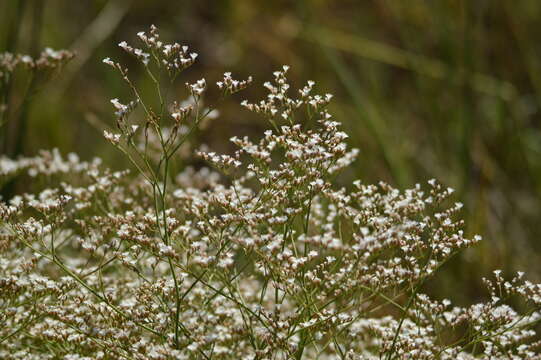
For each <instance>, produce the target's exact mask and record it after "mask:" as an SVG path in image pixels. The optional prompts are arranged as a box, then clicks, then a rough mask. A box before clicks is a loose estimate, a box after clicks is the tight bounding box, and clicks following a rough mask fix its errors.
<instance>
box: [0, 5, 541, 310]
mask: <svg viewBox="0 0 541 360" xmlns="http://www.w3.org/2000/svg"><path fill="white" fill-rule="evenodd" d="M540 19H541V2H540V1H538V0H522V1H491V0H475V1H467V0H432V1H428V0H426V1H422V0H378V1H375V0H374V1H370V0H355V1H337V0H333V1H331V0H313V1H301V0H296V1H285V0H284V1H282V0H273V1H268V0H258V1H254V0H229V1H213V0H198V1H136V0H133V1H129V0H109V1H104V0H95V1H92V0H78V1H61V0H49V1H44V0H3V1H1V2H0V52H2V51H6V50H7V51H11V52H18V53H29V54H36V53H37V52H38V51H39V49H41V48H43V47H45V46H49V47H53V48H55V49H61V48H68V49H71V50H75V51H76V52H77V57H76V58H75V59H74V60H72V62H71V63H70V64H69V65H68V66H67V67H66V68H65V69H64V70H63V71H62V72H61V73H60V74H57V75H56V76H55V78H54V79H52V81H50V82H49V83H48V84H47V85H46V86H43V87H40V88H38V89H34V90H36V91H33V92H32V94H31V101H30V103H29V105H28V107H27V108H26V110H23V111H21V109H20V108H18V109H17V110H15V111H12V112H11V113H10V121H14V122H18V123H24V126H19V127H18V128H17V126H16V127H15V130H13V129H12V130H10V129H9V128H8V129H2V130H0V131H15V132H18V133H19V134H20V139H21V144H20V145H21V146H19V148H20V149H19V150H18V151H17V152H15V153H13V154H10V155H12V156H16V155H18V154H26V155H31V154H35V153H36V151H37V150H38V149H41V148H52V147H58V148H59V149H60V150H61V151H62V152H63V153H66V152H71V151H74V152H77V153H79V154H80V155H81V156H82V157H83V158H85V159H88V158H91V157H93V156H101V157H104V158H105V159H106V163H107V164H108V165H109V166H111V167H113V168H122V167H123V166H125V165H126V164H125V162H124V160H123V159H122V157H121V156H120V155H119V154H117V153H115V152H114V150H113V149H112V147H111V146H109V144H107V143H106V141H105V140H103V138H102V136H101V131H100V127H101V126H102V125H103V124H109V125H110V126H112V124H113V123H114V116H113V115H112V112H113V111H112V107H111V105H110V103H109V99H111V98H114V97H118V98H120V99H121V100H123V102H126V101H127V100H129V99H131V97H130V96H129V93H128V89H127V88H126V87H125V86H124V84H123V83H122V81H121V79H120V78H119V77H118V76H117V75H116V73H114V72H113V71H111V69H110V68H109V67H107V66H105V65H104V64H102V62H101V60H102V59H103V58H104V57H111V58H113V59H116V60H121V61H122V62H124V63H127V64H130V65H135V63H134V60H133V59H131V58H129V56H127V55H125V54H124V53H122V52H121V51H120V49H119V48H118V47H117V46H116V44H118V43H119V42H120V41H122V40H126V41H128V42H129V43H134V44H135V43H137V40H136V37H135V34H136V33H137V32H138V31H143V30H144V31H146V30H147V29H148V26H149V25H150V24H155V25H156V26H158V27H159V28H160V30H161V34H162V38H163V40H165V41H178V42H180V43H182V44H186V45H189V46H190V47H191V48H192V49H193V50H194V51H196V52H198V53H199V58H198V60H199V61H198V62H197V64H196V65H195V66H194V67H192V68H190V70H189V71H188V72H187V73H186V74H185V77H184V78H182V79H180V81H179V82H178V89H175V90H176V91H178V94H179V95H178V97H179V99H183V98H185V97H186V93H185V90H184V88H183V84H184V82H185V81H192V80H195V79H199V78H200V77H201V76H203V75H204V76H205V77H206V78H207V82H209V83H214V82H215V81H216V80H219V79H220V78H221V74H222V73H223V72H224V71H232V72H233V73H234V76H235V77H236V78H246V77H247V76H248V75H253V76H254V80H255V84H256V85H255V86H253V87H252V89H251V90H249V91H248V92H244V93H241V94H239V95H238V96H237V97H236V98H234V99H231V101H230V102H228V103H226V104H224V106H222V108H221V110H222V111H221V112H222V115H221V117H220V118H219V119H217V120H216V121H215V122H214V123H213V124H212V126H211V127H209V129H207V130H206V131H205V132H204V133H203V134H201V136H202V139H201V141H202V142H205V143H207V144H209V146H211V147H212V148H213V149H214V150H217V151H230V149H231V147H230V145H229V144H228V140H227V139H229V137H230V136H232V135H244V134H252V135H256V136H257V134H259V132H260V131H261V130H262V129H263V128H265V126H266V123H265V122H264V121H262V120H261V119H257V118H254V117H253V116H252V115H251V114H250V113H248V112H246V111H243V110H240V107H239V106H238V105H237V104H238V102H239V101H240V100H242V99H243V97H244V96H246V97H248V98H249V99H250V100H254V99H257V98H259V97H261V96H263V95H264V93H265V92H264V89H263V88H262V87H261V86H260V85H261V84H262V83H263V82H264V81H267V80H269V79H270V78H271V77H272V74H271V72H272V71H273V70H275V69H277V68H278V67H279V66H281V65H282V64H289V65H291V66H292V69H291V70H290V74H291V79H292V83H293V84H294V85H295V87H298V86H301V85H303V84H304V82H305V81H306V80H309V79H311V80H315V81H316V82H317V84H318V88H317V89H318V90H319V91H320V92H323V93H325V92H331V93H334V94H335V98H334V102H333V105H332V111H333V113H334V114H335V117H336V119H337V120H339V121H341V122H342V123H343V124H344V127H345V129H346V131H347V132H348V133H349V134H350V136H351V138H350V143H351V145H352V146H355V147H358V148H360V149H361V156H360V158H359V160H358V161H357V162H356V163H355V165H354V168H353V169H352V170H351V171H350V172H349V173H346V174H345V175H344V176H343V177H342V178H341V180H342V181H343V182H344V183H346V181H347V180H349V179H351V178H353V177H355V178H361V179H362V180H363V181H365V182H377V181H379V180H385V181H388V182H390V183H391V184H393V185H395V186H398V187H400V188H406V187H411V186H413V185H414V184H415V183H417V182H425V181H426V180H428V179H430V178H437V179H439V180H440V181H441V182H443V183H444V184H445V185H447V186H451V187H453V188H455V189H456V190H457V196H456V197H455V199H456V201H462V202H463V203H464V204H465V207H464V208H465V211H464V218H465V219H466V224H467V228H466V230H467V233H468V234H469V235H472V234H475V233H479V234H482V235H483V237H484V241H483V242H482V244H480V245H478V246H477V247H475V248H474V249H470V251H467V252H465V253H464V254H462V256H460V257H459V258H457V259H456V260H455V261H453V262H452V263H451V264H448V265H447V266H446V267H447V269H448V273H449V274H453V276H442V277H438V278H437V281H435V282H434V283H433V284H432V285H433V287H434V289H435V290H434V291H436V292H438V293H440V294H441V295H443V296H452V297H454V298H455V299H457V297H458V300H459V301H461V300H470V299H472V298H475V297H476V296H478V295H477V294H478V288H479V286H481V285H480V278H481V277H482V276H486V275H487V274H488V273H489V272H490V271H491V270H493V269H495V268H502V269H504V270H505V271H517V270H523V271H527V272H528V273H529V277H530V278H531V279H533V280H541V243H540V242H539V237H540V235H541V226H540V224H541V202H540V199H541V156H540V155H541V129H540V120H541V113H540V105H541V56H540V55H541V43H540V42H539V41H538V39H539V35H540V33H541V27H540V26H539V24H540V22H539V21H540ZM139 70H140V69H139V68H138V67H137V66H131V70H130V74H131V76H132V77H133V78H135V79H138V81H139V84H141V86H142V87H143V88H145V89H147V91H151V86H152V85H151V83H150V82H149V80H148V79H145V78H144V74H143V73H139V72H138V71H139ZM19 87H20V88H23V87H22V86H19ZM17 88H18V87H17V86H15V89H17ZM21 93H23V91H14V95H12V99H11V101H12V102H14V103H17V101H19V102H20V99H18V98H17V96H21V95H17V94H21ZM8 135H9V137H11V138H13V136H14V134H8Z"/></svg>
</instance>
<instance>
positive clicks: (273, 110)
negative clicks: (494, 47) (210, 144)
mask: <svg viewBox="0 0 541 360" xmlns="http://www.w3.org/2000/svg"><path fill="white" fill-rule="evenodd" d="M138 36H139V38H140V39H141V40H142V41H143V42H144V44H145V46H147V48H149V49H150V50H149V54H150V53H152V52H153V51H154V52H155V51H157V50H163V51H167V54H169V51H172V50H171V49H170V48H168V47H166V45H163V44H162V42H161V41H160V40H159V36H158V34H157V30H156V29H155V28H154V27H153V28H151V32H150V35H146V34H145V33H140V34H138ZM126 46H127V45H126ZM128 50H129V52H133V53H134V55H135V56H138V57H140V59H141V61H142V62H143V64H144V65H147V64H145V59H146V57H145V55H142V54H141V53H139V55H137V53H138V52H137V53H136V50H135V49H132V50H130V49H128ZM183 51H184V50H183ZM167 54H165V55H167ZM150 59H152V56H151V57H150ZM107 62H108V63H109V62H110V63H111V64H112V66H113V67H115V68H117V69H121V67H120V65H119V64H116V63H113V62H111V61H110V60H107ZM111 64H110V65H111ZM287 70H288V69H287V67H284V68H283V71H279V72H276V73H275V74H274V75H275V80H274V82H273V83H266V84H265V87H266V88H267V89H268V90H269V95H268V96H267V97H266V99H265V100H263V101H261V102H259V103H256V104H249V103H247V102H245V103H244V105H245V107H246V108H248V109H249V110H252V111H255V112H257V113H261V114H263V115H264V116H265V117H266V119H267V120H268V121H269V124H270V125H271V126H272V130H271V129H269V130H267V131H265V133H264V134H263V135H262V136H261V138H259V139H257V140H251V139H250V138H248V137H243V138H240V137H233V138H232V139H231V141H232V142H233V143H234V144H235V145H236V146H237V147H238V150H237V151H236V152H235V153H233V154H232V155H220V154H217V153H215V152H211V151H210V152H209V151H200V152H199V153H198V154H199V156H200V157H202V158H203V160H204V161H206V162H208V163H210V165H212V166H213V167H216V168H217V169H219V170H220V171H222V173H219V172H216V171H213V170H211V169H210V168H209V167H205V166H201V165H199V166H198V167H195V165H194V166H188V167H184V168H183V167H182V166H181V165H182V164H181V162H177V163H175V162H173V161H174V160H175V159H176V157H177V156H180V155H179V151H181V149H182V146H183V144H185V142H186V141H187V139H188V136H189V135H190V134H191V132H192V131H194V129H196V128H197V127H198V126H199V122H200V121H201V119H202V118H203V117H204V116H207V115H209V114H210V113H211V112H212V110H210V108H209V109H206V110H203V108H201V103H200V101H201V99H200V97H202V96H203V95H204V90H205V89H206V81H204V80H200V81H198V82H196V83H194V84H190V85H188V88H189V91H190V93H191V95H192V97H193V99H192V100H193V102H191V103H185V104H179V103H177V102H173V104H172V105H171V106H167V105H165V104H164V105H163V106H162V110H163V111H162V112H161V113H157V112H154V111H153V110H152V109H151V108H150V106H148V105H147V104H148V102H147V101H144V100H145V99H142V98H140V97H138V98H137V100H138V102H139V103H140V104H141V107H142V108H143V110H144V111H145V116H146V117H145V126H144V128H145V129H144V131H139V132H138V134H139V135H140V136H141V137H142V138H141V139H140V140H139V139H138V140H137V143H134V142H133V141H132V140H133V139H132V138H133V136H134V133H135V131H136V130H137V127H136V126H137V125H128V123H127V114H128V113H130V106H131V105H124V104H122V103H120V102H119V101H118V100H117V99H113V101H112V103H113V106H114V107H115V109H116V111H117V114H116V115H117V118H121V119H122V122H120V123H119V124H120V125H121V126H119V129H120V134H113V133H111V132H109V131H105V132H104V135H105V137H106V138H107V139H108V140H109V141H111V142H112V143H113V144H115V145H116V146H117V147H118V148H120V150H122V151H123V153H124V154H126V155H127V156H128V159H129V160H130V161H131V164H132V165H133V168H135V170H136V171H135V172H134V175H130V173H129V172H112V171H110V170H107V169H102V168H101V166H100V162H99V161H98V160H95V161H93V162H82V161H80V160H79V158H78V157H77V156H75V155H69V156H68V159H67V160H64V159H63V158H62V157H61V156H60V155H59V153H58V152H57V151H53V152H42V153H41V154H40V155H39V156H37V157H35V158H21V159H18V160H9V159H7V158H0V178H1V179H2V180H4V179H5V180H9V179H10V178H11V177H12V176H14V175H15V174H19V173H22V172H23V171H27V172H28V173H29V174H30V175H32V176H36V177H38V178H39V179H40V181H36V182H35V184H33V185H32V186H29V187H28V190H27V191H26V192H25V193H23V194H20V195H16V196H14V197H12V198H10V199H4V200H3V201H2V202H0V324H1V326H0V358H1V359H85V360H98V359H99V360H105V359H134V360H149V359H151V360H162V359H269V360H270V359H316V358H319V359H363V360H376V359H387V360H390V359H426V360H428V359H446V360H451V359H464V360H470V359H487V360H488V359H540V358H541V356H540V352H539V336H538V334H537V332H536V330H537V328H536V324H538V322H539V320H541V314H540V312H539V311H540V308H541V285H539V284H534V283H531V282H529V281H525V280H523V278H524V274H522V273H519V274H518V275H517V276H515V277H514V278H512V279H511V280H505V279H504V278H503V276H502V275H501V273H500V272H495V273H494V279H493V280H485V283H486V287H487V289H488V292H487V296H488V300H487V301H486V302H481V303H478V304H473V305H470V306H464V307H458V306H453V305H452V302H451V301H450V300H447V299H444V300H441V301H439V300H436V299H432V298H430V297H429V296H427V295H425V294H423V289H424V288H423V286H424V285H425V283H426V280H428V279H431V278H432V277H433V276H434V274H435V273H437V272H438V271H441V270H440V269H441V267H442V266H443V265H444V264H445V263H446V262H447V261H448V260H449V259H451V258H452V257H453V256H454V255H455V254H457V253H458V252H459V251H461V250H462V249H465V248H468V247H470V246H472V245H474V244H475V243H477V242H478V241H480V240H481V239H480V237H479V236H473V237H469V236H466V234H464V232H463V230H462V229H463V225H464V224H463V221H462V220H460V217H459V215H458V214H459V212H460V210H461V208H462V204H461V203H452V202H449V198H450V197H451V195H452V193H453V190H452V189H450V188H447V187H445V186H443V185H441V184H440V183H438V182H436V181H435V180H430V181H428V183H427V184H426V185H420V184H417V185H415V186H413V187H412V188H411V189H406V190H399V189H396V188H393V187H392V186H390V185H388V184H386V183H383V182H382V183H379V184H377V185H371V184H364V183H362V182H361V181H355V182H353V183H352V184H351V185H350V186H348V187H346V188H339V187H337V186H336V185H335V184H334V182H333V179H334V178H335V177H336V176H337V175H338V174H339V173H340V171H341V170H343V169H344V168H347V166H348V165H349V164H350V163H351V162H352V161H354V159H355V157H356V156H357V151H356V150H354V149H353V150H351V149H349V147H348V146H347V143H346V141H347V138H348V137H347V134H345V133H344V132H343V131H341V130H340V124H339V123H338V122H336V121H334V120H333V119H332V116H331V115H330V113H329V112H328V110H327V105H328V103H329V101H330V100H331V96H330V95H324V96H321V95H312V91H313V87H314V85H315V84H314V82H312V81H310V82H308V84H307V85H306V86H305V87H304V88H303V89H301V90H300V91H299V94H300V97H299V98H291V97H290V95H288V89H289V88H290V85H289V83H288V81H287V78H286V72H287ZM121 74H122V76H123V77H124V76H125V72H123V71H121ZM128 84H129V85H130V86H132V85H133V84H131V81H129V80H128ZM246 84H247V83H246ZM244 85H245V84H243V83H235V82H234V80H232V79H231V78H230V75H228V74H227V73H226V78H225V79H224V81H223V82H222V85H221V88H222V89H223V90H226V92H227V93H233V92H235V91H236V90H237V89H240V88H242V87H244ZM219 86H220V85H219ZM134 94H135V96H136V97H137V96H138V92H137V91H134ZM171 118H172V119H173V121H172V124H171V126H170V127H168V126H166V123H165V122H166V121H168V120H169V121H171ZM303 120H304V121H303ZM306 120H314V121H306ZM301 123H302V124H304V125H301ZM123 139H125V140H126V141H125V142H124V140H123ZM150 146H155V147H154V148H150ZM151 152H154V153H153V155H152V156H150V155H149V153H151ZM183 159H184V158H183ZM190 160H192V161H193V162H192V163H193V164H200V161H199V163H197V162H196V160H195V159H190ZM177 169H178V171H177ZM224 170H226V172H225V174H224ZM173 171H175V172H173ZM514 298H520V299H522V300H523V304H522V305H521V306H516V307H513V305H514V304H515V302H513V301H510V300H513V299H514Z"/></svg>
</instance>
